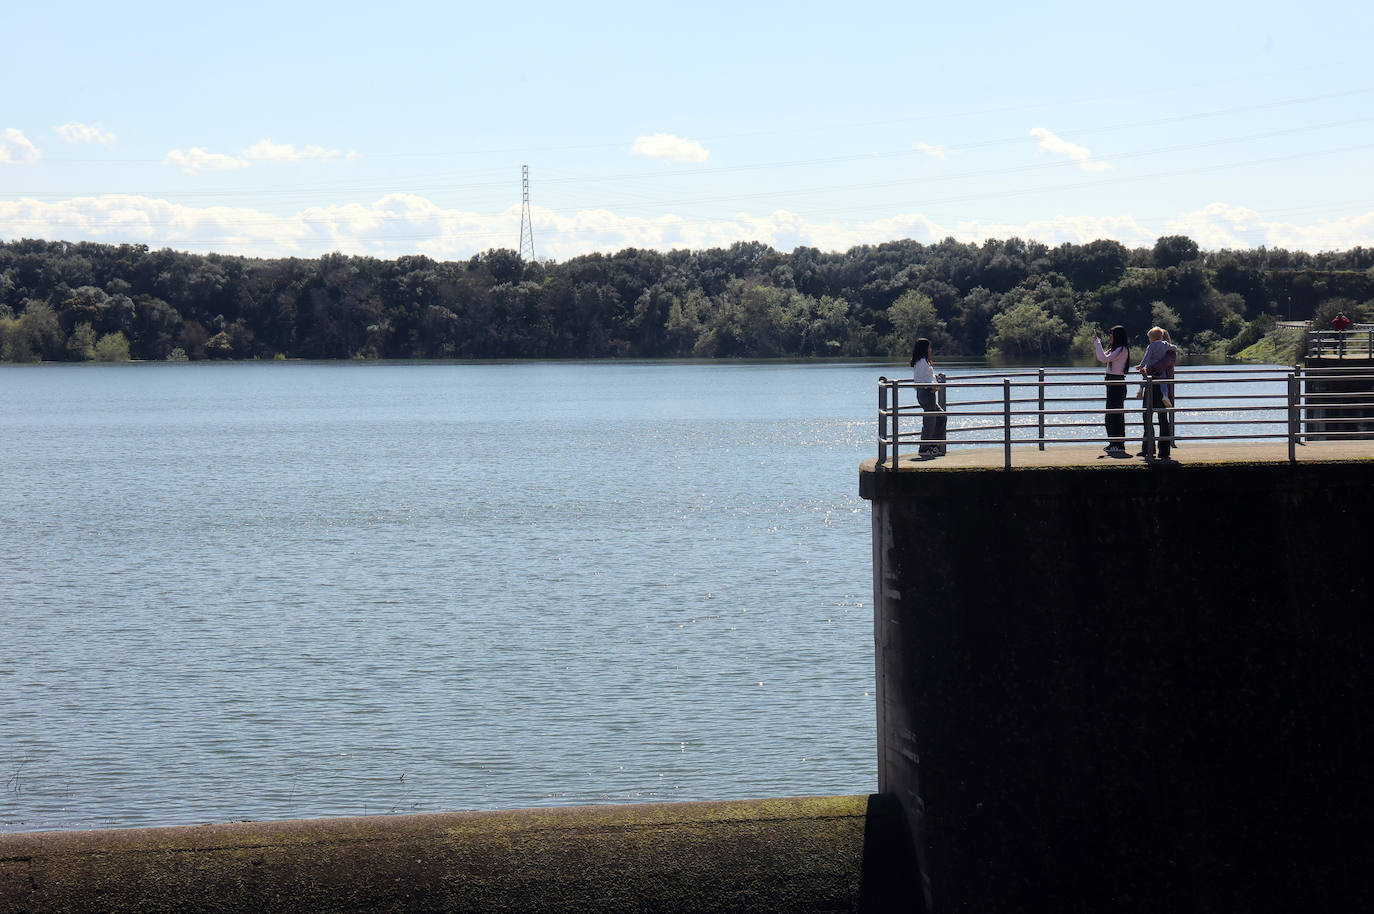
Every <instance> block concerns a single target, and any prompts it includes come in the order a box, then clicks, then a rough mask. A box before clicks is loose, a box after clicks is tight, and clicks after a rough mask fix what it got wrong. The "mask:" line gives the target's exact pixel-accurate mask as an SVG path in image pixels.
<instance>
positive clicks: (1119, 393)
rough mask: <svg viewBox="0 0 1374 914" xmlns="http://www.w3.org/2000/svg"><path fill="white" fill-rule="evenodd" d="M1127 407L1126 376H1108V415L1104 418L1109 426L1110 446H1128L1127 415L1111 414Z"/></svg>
mask: <svg viewBox="0 0 1374 914" xmlns="http://www.w3.org/2000/svg"><path fill="white" fill-rule="evenodd" d="M1125 406H1126V376H1125V375H1124V374H1109V375H1107V409H1108V413H1107V415H1106V416H1104V417H1103V418H1104V421H1105V422H1106V424H1107V443H1108V444H1119V445H1122V446H1123V447H1124V446H1125V444H1126V414H1125V413H1113V412H1110V410H1114V409H1123V408H1125Z"/></svg>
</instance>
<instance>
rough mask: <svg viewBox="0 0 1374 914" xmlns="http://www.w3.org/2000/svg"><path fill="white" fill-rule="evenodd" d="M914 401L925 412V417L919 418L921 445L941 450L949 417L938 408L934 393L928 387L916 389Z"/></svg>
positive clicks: (938, 404)
mask: <svg viewBox="0 0 1374 914" xmlns="http://www.w3.org/2000/svg"><path fill="white" fill-rule="evenodd" d="M916 400H917V402H918V403H920V404H921V409H923V410H925V413H926V414H925V415H924V416H922V417H921V444H922V446H923V447H924V446H927V445H926V442H929V443H930V444H929V446H930V447H938V448H943V447H944V446H945V423H946V422H948V421H949V417H948V416H946V415H945V411H944V410H943V409H941V408H940V403H939V401H938V400H937V399H936V397H935V391H934V390H932V389H931V388H929V387H918V388H916Z"/></svg>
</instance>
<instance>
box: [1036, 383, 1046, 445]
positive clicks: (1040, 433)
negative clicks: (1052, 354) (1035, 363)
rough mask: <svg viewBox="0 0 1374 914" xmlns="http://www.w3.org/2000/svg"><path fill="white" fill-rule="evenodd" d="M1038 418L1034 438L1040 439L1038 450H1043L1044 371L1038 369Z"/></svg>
mask: <svg viewBox="0 0 1374 914" xmlns="http://www.w3.org/2000/svg"><path fill="white" fill-rule="evenodd" d="M1036 415H1037V416H1039V417H1040V423H1039V425H1038V426H1037V429H1036V437H1037V438H1039V439H1040V450H1042V451H1043V450H1044V449H1045V369H1043V368H1042V369H1040V409H1039V410H1038V411H1037V412H1036Z"/></svg>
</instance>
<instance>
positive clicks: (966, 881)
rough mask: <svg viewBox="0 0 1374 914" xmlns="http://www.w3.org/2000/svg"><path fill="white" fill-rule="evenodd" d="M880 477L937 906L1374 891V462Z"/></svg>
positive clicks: (1285, 902) (894, 667) (902, 788)
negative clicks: (1372, 824)
mask: <svg viewBox="0 0 1374 914" xmlns="http://www.w3.org/2000/svg"><path fill="white" fill-rule="evenodd" d="M1189 448H1190V445H1189V444H1188V443H1186V442H1185V443H1184V445H1183V447H1182V448H1181V449H1180V455H1179V456H1180V457H1181V458H1182V459H1188V458H1189V457H1190V455H1191V454H1192V453H1193V452H1192V451H1190V449H1189ZM1200 450H1201V449H1199V453H1200ZM860 487H861V493H862V494H863V495H864V497H865V498H868V499H870V500H871V501H872V503H873V540H874V581H875V593H874V612H875V633H876V642H877V665H878V704H879V712H878V713H879V725H878V726H879V732H878V746H879V754H880V758H879V790H882V791H885V792H886V791H891V792H893V793H894V794H896V795H897V796H899V797H900V798H901V800H902V802H903V804H904V806H905V808H906V809H907V810H908V812H909V813H910V817H911V823H912V827H913V829H914V831H915V835H916V845H917V854H918V856H919V858H920V860H921V866H922V874H923V877H924V879H925V881H926V889H927V892H928V895H929V899H930V903H931V907H932V910H934V911H937V912H945V911H960V912H965V911H966V912H979V914H982V912H989V911H1018V912H1031V911H1053V912H1056V914H1058V912H1061V911H1093V912H1096V911H1112V912H1141V914H1160V912H1171V914H1178V912H1193V911H1196V912H1204V911H1206V912H1228V914H1230V912H1247V914H1253V912H1269V911H1272V912H1285V914H1288V912H1292V911H1306V910H1311V911H1321V912H1323V914H1329V912H1338V911H1339V912H1345V911H1349V912H1356V911H1360V912H1364V911H1370V910H1374V882H1372V881H1371V879H1370V877H1369V867H1370V862H1371V861H1374V830H1371V829H1370V828H1369V821H1370V815H1371V813H1374V781H1371V778H1370V775H1369V772H1370V766H1371V759H1374V712H1372V711H1371V708H1374V612H1371V609H1374V461H1371V460H1364V461H1360V462H1346V463H1299V464H1297V465H1292V466H1290V465H1288V464H1287V463H1254V462H1252V463H1233V464H1226V463H1205V462H1189V463H1186V464H1177V465H1162V466H1157V467H1145V466H1136V467H1120V466H1102V465H1098V466H1087V467H1079V468H1068V469H1065V468H1056V469H1018V470H1015V471H1012V472H1006V471H1003V470H1000V469H999V470H991V471H988V470H968V469H958V468H951V469H948V470H945V469H940V468H939V464H938V462H937V463H936V464H931V465H929V466H925V467H922V468H921V469H919V470H915V471H910V472H908V471H901V472H896V473H893V472H890V471H886V472H874V471H873V467H872V463H871V462H870V464H868V465H867V466H866V467H865V469H864V471H863V472H862V473H861V477H860Z"/></svg>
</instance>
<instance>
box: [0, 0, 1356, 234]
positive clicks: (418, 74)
mask: <svg viewBox="0 0 1374 914" xmlns="http://www.w3.org/2000/svg"><path fill="white" fill-rule="evenodd" d="M1370 9H1371V7H1370V6H1369V5H1368V4H1363V3H1358V4H1357V3H1327V2H1320V0H1319V2H1314V3H1307V4H1303V5H1295V4H1290V3H1284V4H1279V3H1267V2H1262V3H1251V4H1245V5H1241V4H1231V3H1223V4H1203V3H1174V2H1169V0H1166V2H1156V3H1151V4H1131V5H1113V4H1104V3H1092V4H1089V3H1057V4H1056V3H1051V4H1041V5H1031V4H1025V3H1018V4H1012V3H997V2H993V3H983V4H963V5H956V4H948V3H942V4H925V3H913V2H908V3H900V4H898V3H892V4H889V3H856V4H852V5H848V6H844V5H840V4H834V3H827V4H821V3H795V4H787V5H782V4H777V5H773V4H766V5H750V4H745V3H716V2H707V3H697V4H693V5H691V6H686V5H684V6H667V5H649V4H630V3H597V2H588V3H585V4H545V3H542V2H531V3H526V4H512V5H500V6H498V5H494V4H493V5H481V6H477V5H467V4H462V3H457V4H452V3H448V4H438V3H435V4H429V3H405V2H401V3H394V4H387V5H383V4H375V5H373V4H356V3H346V2H341V3H332V4H329V5H301V4H290V3H276V4H266V3H256V2H246V3H241V4H239V5H237V6H233V7H229V6H225V7H217V6H214V7H203V8H202V7H197V6H195V5H188V4H184V3H177V4H170V3H132V4H125V5H116V4H109V3H100V4H93V3H84V2H77V3H68V4H62V5H58V4H41V5H40V4H32V3H21V4H20V5H18V6H14V5H12V6H11V8H10V10H9V11H8V12H7V15H6V23H5V31H6V33H7V38H8V41H7V53H6V58H7V59H6V62H5V67H6V70H7V76H8V77H9V78H8V79H7V80H6V85H7V91H6V92H5V93H4V95H3V101H0V238H5V239H14V238H20V237H42V238H49V239H64V240H73V241H75V240H92V241H101V242H110V243H124V242H129V243H141V244H148V245H150V246H152V247H155V248H156V247H172V248H176V249H181V250H191V251H198V252H204V251H212V250H213V251H221V252H225V253H242V254H250V255H257V256H287V255H290V256H316V255H319V254H321V253H326V252H329V251H335V250H337V251H342V252H344V253H348V254H370V255H375V256H380V257H396V256H399V255H402V254H414V253H421V254H427V255H429V256H432V257H436V258H440V259H458V258H466V257H468V256H471V255H472V254H473V253H476V252H479V251H484V250H487V249H489V248H493V247H507V248H515V247H517V246H518V243H519V226H520V169H521V166H522V165H528V166H529V169H530V198H531V203H532V209H533V216H534V239H535V252H536V255H537V256H539V257H541V258H553V259H556V260H563V259H566V258H568V257H570V256H574V255H577V254H583V253H587V252H591V251H606V252H610V251H616V250H620V249H622V248H625V247H649V248H658V249H668V248H673V247H688V248H703V247H712V246H718V245H728V244H730V243H732V242H735V241H739V240H759V241H764V242H767V243H768V244H771V245H773V246H774V247H776V248H779V249H781V250H791V249H792V248H794V247H796V246H798V245H810V246H814V247H818V248H821V249H823V250H843V249H846V248H848V247H850V246H852V245H856V244H872V243H878V242H881V241H885V240H890V239H893V238H914V239H916V240H918V241H938V240H940V239H941V238H944V237H946V236H951V235H952V236H954V237H956V238H959V239H960V240H966V241H983V240H985V239H987V238H993V237H996V238H1005V237H1010V236H1012V235H1017V236H1020V237H1023V238H1034V239H1037V240H1040V241H1044V242H1046V243H1050V244H1057V243H1059V242H1063V241H1074V242H1085V241H1090V240H1093V239H1096V238H1116V239H1119V240H1121V241H1123V242H1125V243H1126V244H1128V245H1132V246H1136V245H1148V244H1152V243H1153V241H1154V239H1155V238H1156V237H1158V236H1160V235H1166V234H1175V233H1183V234H1188V235H1190V236H1192V237H1194V238H1195V239H1197V241H1198V242H1199V244H1201V245H1202V246H1203V247H1204V248H1208V249H1218V248H1223V247H1233V248H1235V247H1253V246H1258V245H1261V244H1265V245H1270V246H1282V247H1288V248H1294V249H1304V250H1310V251H1317V250H1331V249H1344V248H1349V247H1353V246H1355V245H1365V246H1370V245H1374V185H1372V184H1371V177H1374V168H1372V167H1371V166H1372V165H1374V66H1371V62H1370V59H1371V54H1370V52H1369V42H1370V37H1369V36H1370V34H1371V31H1374V30H1371V26H1374V13H1371V12H1370Z"/></svg>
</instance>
